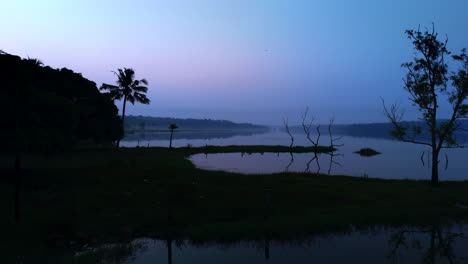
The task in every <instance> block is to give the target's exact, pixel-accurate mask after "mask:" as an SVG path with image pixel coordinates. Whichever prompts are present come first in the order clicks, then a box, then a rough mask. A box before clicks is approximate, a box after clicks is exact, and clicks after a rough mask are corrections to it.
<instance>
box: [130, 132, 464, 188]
mask: <svg viewBox="0 0 468 264" xmlns="http://www.w3.org/2000/svg"><path fill="white" fill-rule="evenodd" d="M174 137H175V139H174V141H173V145H174V146H176V147H183V146H187V145H189V144H190V145H192V146H205V145H220V146H225V145H289V144H290V138H289V136H288V135H287V134H286V133H285V132H283V131H281V130H279V129H276V130H275V129H272V130H271V131H269V132H266V133H255V132H246V131H243V132H242V134H240V135H239V134H236V133H235V132H232V131H231V132H228V131H224V132H223V131H218V132H216V131H213V132H211V133H210V132H206V131H205V132H197V131H192V132H189V131H187V132H183V133H175V134H174ZM294 137H295V142H294V143H295V145H301V146H310V145H311V144H310V142H309V141H308V140H307V139H306V138H305V135H304V134H303V133H295V134H294ZM168 139H169V133H164V132H162V133H153V134H133V135H131V136H127V137H126V138H124V139H123V140H122V142H121V145H122V146H126V147H135V146H137V145H139V146H168V145H169V140H168ZM329 140H330V139H329V137H327V136H322V137H321V138H320V144H321V145H329V144H330V143H329ZM337 144H343V146H340V147H337V148H338V150H337V151H336V152H335V153H334V156H331V155H329V154H318V155H317V157H315V156H314V154H313V153H305V154H295V153H293V154H290V153H264V154H260V153H255V154H250V155H249V154H243V153H220V154H208V155H205V154H197V155H193V156H191V157H190V160H191V161H192V162H193V163H194V164H195V165H196V166H197V167H198V168H201V169H206V170H224V171H230V172H238V173H248V174H251V173H276V172H285V171H290V172H310V173H317V172H319V173H324V174H331V175H351V176H357V177H374V178H384V179H414V180H417V179H424V180H428V179H430V158H429V154H430V152H429V148H427V147H425V146H421V145H414V144H410V143H404V142H398V141H395V140H388V139H380V138H365V137H350V136H343V138H342V139H341V140H340V141H339V142H337ZM365 147H370V148H373V149H375V150H377V151H379V152H381V154H380V155H376V156H372V157H363V156H360V155H358V154H356V153H354V152H355V151H357V150H359V149H361V148H365ZM439 173H440V179H441V180H443V181H447V180H451V181H461V180H468V149H447V150H442V152H441V154H440V164H439Z"/></svg>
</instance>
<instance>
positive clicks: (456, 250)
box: [75, 225, 468, 264]
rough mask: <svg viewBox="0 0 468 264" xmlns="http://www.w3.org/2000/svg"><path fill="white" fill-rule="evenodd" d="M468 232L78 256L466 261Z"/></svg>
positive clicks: (409, 231)
mask: <svg viewBox="0 0 468 264" xmlns="http://www.w3.org/2000/svg"><path fill="white" fill-rule="evenodd" d="M467 231H468V226H467V225H452V226H427V227H404V228H375V229H370V230H365V231H350V232H348V233H345V234H333V235H323V236H317V237H311V238H309V239H305V240H302V241H290V242H286V241H275V240H268V239H264V240H261V241H250V242H234V243H229V244H226V243H220V242H217V243H215V242H206V243H204V242H196V243H194V242H190V241H186V240H181V241H174V240H152V239H145V238H142V239H136V240H134V241H133V242H132V243H126V244H108V245H106V246H102V247H98V248H93V249H89V250H84V251H81V252H78V253H76V255H75V256H76V257H77V258H78V259H79V260H85V259H87V258H89V256H101V262H99V263H134V264H149V263H174V264H176V263H204V264H208V263H213V264H214V263H226V264H227V263H233V264H234V263H244V264H250V263H298V264H300V263H328V264H333V263H432V264H434V263H466V262H467V261H468V247H467V243H466V242H467V237H466V236H465V235H464V234H465V233H466V232H467ZM110 252H114V253H112V254H109V253H110ZM118 252H120V253H118ZM106 256H107V259H106ZM79 263H81V262H79Z"/></svg>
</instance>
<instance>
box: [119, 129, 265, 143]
mask: <svg viewBox="0 0 468 264" xmlns="http://www.w3.org/2000/svg"><path fill="white" fill-rule="evenodd" d="M266 132H268V130H248V129H231V130H199V131H183V130H181V131H177V130H176V131H174V137H175V139H204V140H207V139H216V138H231V137H234V136H252V135H255V134H262V133H266ZM169 133H170V132H169V131H166V132H136V133H127V134H125V137H124V138H123V139H122V140H124V141H138V140H168V139H169V136H170V134H169Z"/></svg>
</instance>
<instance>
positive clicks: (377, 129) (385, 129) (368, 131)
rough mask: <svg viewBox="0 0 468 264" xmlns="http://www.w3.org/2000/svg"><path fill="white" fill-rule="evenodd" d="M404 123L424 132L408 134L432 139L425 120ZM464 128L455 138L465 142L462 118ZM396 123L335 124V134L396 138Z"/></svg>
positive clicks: (466, 122) (467, 122)
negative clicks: (420, 128) (394, 130)
mask: <svg viewBox="0 0 468 264" xmlns="http://www.w3.org/2000/svg"><path fill="white" fill-rule="evenodd" d="M444 121H445V120H444V119H441V120H438V121H437V122H438V123H442V122H444ZM401 124H402V125H405V126H407V127H415V126H420V127H422V128H423V129H422V132H421V133H419V134H416V133H413V132H412V131H408V135H410V136H412V137H414V138H416V139H418V140H422V141H427V142H428V141H429V140H430V133H428V132H427V129H426V128H427V127H426V124H425V123H424V122H423V121H403V122H401ZM459 125H460V127H461V128H462V130H460V131H458V132H456V133H455V135H454V136H455V138H458V139H460V140H461V142H463V140H464V139H465V137H466V136H465V135H467V134H468V133H467V132H466V131H468V120H460V123H459ZM290 129H291V131H293V132H294V133H296V134H297V133H303V128H302V127H301V126H291V127H290ZM393 129H394V125H393V124H392V123H390V122H387V123H366V124H346V125H334V126H333V130H334V133H335V134H338V135H347V136H353V137H370V138H384V139H395V138H394V136H393V135H392V131H393ZM320 131H321V132H322V133H325V132H326V126H325V125H322V127H321V128H320ZM313 132H314V133H315V131H313Z"/></svg>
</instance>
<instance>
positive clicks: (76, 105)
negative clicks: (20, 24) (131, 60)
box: [0, 52, 123, 152]
mask: <svg viewBox="0 0 468 264" xmlns="http://www.w3.org/2000/svg"><path fill="white" fill-rule="evenodd" d="M0 87H1V91H0V92H1V96H0V105H1V108H2V110H1V112H2V123H3V128H2V129H1V130H0V135H1V136H2V138H3V139H6V140H4V142H3V147H2V149H3V151H15V152H42V151H55V150H63V149H68V148H71V147H73V146H76V145H77V144H80V143H86V144H107V143H111V142H113V141H115V140H117V139H119V138H120V137H122V135H123V130H122V125H121V121H120V118H119V116H118V109H117V107H116V106H115V105H114V102H113V101H112V100H111V98H110V97H109V96H108V94H102V93H100V92H99V90H98V88H97V87H96V83H94V82H92V81H90V80H88V79H86V78H84V77H83V76H82V75H81V74H79V73H75V72H73V71H72V70H69V69H66V68H62V69H53V68H51V67H49V66H44V65H43V64H42V62H41V61H39V60H37V59H30V58H28V59H22V58H20V57H18V56H14V55H10V54H7V53H5V52H0Z"/></svg>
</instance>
